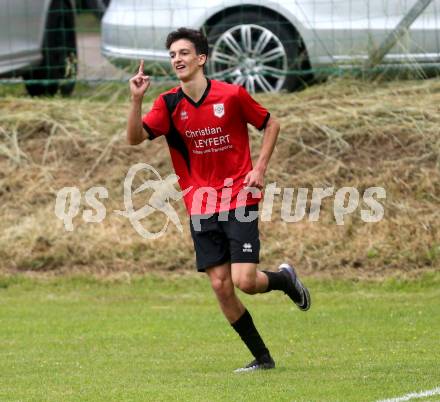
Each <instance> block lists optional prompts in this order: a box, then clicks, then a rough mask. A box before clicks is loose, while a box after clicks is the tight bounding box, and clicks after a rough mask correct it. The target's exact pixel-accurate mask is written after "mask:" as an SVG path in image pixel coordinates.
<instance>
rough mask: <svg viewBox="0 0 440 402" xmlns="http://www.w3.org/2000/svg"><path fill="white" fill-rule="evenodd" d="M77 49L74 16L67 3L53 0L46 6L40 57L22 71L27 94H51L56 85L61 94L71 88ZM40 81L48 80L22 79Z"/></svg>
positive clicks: (54, 91) (74, 75)
mask: <svg viewBox="0 0 440 402" xmlns="http://www.w3.org/2000/svg"><path fill="white" fill-rule="evenodd" d="M76 75H77V49H76V35H75V19H74V15H73V10H72V9H71V7H70V5H69V4H68V3H67V2H65V1H63V0H54V1H53V2H52V4H51V6H50V11H49V15H48V17H47V23H46V29H45V32H44V39H43V60H42V61H41V63H40V65H38V66H36V67H34V68H32V69H31V70H30V71H29V72H27V73H26V74H25V75H24V79H25V86H26V90H27V92H28V93H29V95H31V96H53V95H55V94H56V93H57V91H58V89H60V92H61V94H62V95H63V96H68V95H70V94H71V93H72V92H73V90H74V88H75V80H76ZM28 80H31V81H44V80H47V81H48V82H26V81H28Z"/></svg>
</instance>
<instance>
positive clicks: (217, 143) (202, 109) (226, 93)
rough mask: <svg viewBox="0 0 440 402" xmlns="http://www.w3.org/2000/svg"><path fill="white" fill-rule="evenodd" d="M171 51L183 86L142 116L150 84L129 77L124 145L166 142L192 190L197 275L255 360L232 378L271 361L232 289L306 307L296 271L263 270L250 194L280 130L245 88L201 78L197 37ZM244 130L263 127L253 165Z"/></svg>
mask: <svg viewBox="0 0 440 402" xmlns="http://www.w3.org/2000/svg"><path fill="white" fill-rule="evenodd" d="M166 47H167V49H168V50H169V55H170V61H171V66H172V68H173V70H174V72H175V74H176V75H177V78H178V79H179V80H180V85H179V86H178V87H176V88H173V89H171V90H169V91H167V92H164V93H162V94H161V95H160V96H159V97H158V98H157V99H156V100H155V102H154V104H153V106H152V108H151V110H150V111H149V112H148V113H147V114H145V115H144V116H142V99H143V96H144V94H145V92H146V91H147V89H148V88H149V86H150V78H149V77H148V76H146V75H145V74H144V63H143V61H141V63H140V67H139V71H138V73H137V74H136V75H135V76H134V77H133V78H131V79H130V91H131V107H130V112H129V117H128V125H127V139H128V142H129V143H130V144H131V145H137V144H140V143H141V142H143V141H144V140H146V139H149V140H154V139H155V138H158V137H160V136H165V138H166V141H167V143H168V147H169V151H170V154H171V159H172V162H173V166H174V169H175V172H176V174H177V175H178V176H179V185H180V187H181V189H182V190H185V189H188V188H190V190H189V191H188V192H187V193H186V195H185V196H184V201H185V205H186V208H187V210H188V212H189V214H190V216H191V224H190V226H191V227H190V229H191V235H192V238H193V242H194V248H195V253H196V262H197V270H198V271H199V272H206V274H207V275H208V277H209V280H210V282H211V286H212V289H213V290H214V292H215V295H216V297H217V299H218V302H219V304H220V308H221V310H222V311H223V314H224V315H225V317H226V319H227V320H228V321H229V323H230V324H231V325H232V327H233V328H234V330H235V331H237V333H238V335H239V336H240V337H241V339H242V340H243V342H244V343H245V344H246V346H247V347H248V348H249V350H250V352H251V353H252V355H253V356H254V360H253V361H252V362H251V363H250V364H248V365H247V366H245V367H243V368H240V369H237V370H236V371H237V372H240V371H253V370H260V369H271V368H274V367H275V362H274V360H273V358H272V356H271V355H270V352H269V350H268V348H267V347H266V345H265V344H264V342H263V340H262V338H261V336H260V335H259V333H258V331H257V329H256V327H255V325H254V323H253V320H252V317H251V315H250V313H249V311H248V310H247V309H246V308H245V307H244V305H243V303H242V302H241V301H240V299H239V298H238V297H237V295H236V293H235V287H237V288H239V289H240V290H242V291H243V292H245V293H247V294H256V293H265V292H270V291H272V290H280V291H283V292H285V293H286V294H287V295H288V296H289V297H290V299H291V300H292V301H293V302H294V303H295V304H296V305H297V306H298V307H299V309H300V310H303V311H306V310H308V309H309V308H310V303H311V299H310V295H309V292H308V290H307V288H306V287H305V286H304V285H303V284H302V283H301V281H300V280H299V279H298V276H297V274H296V272H295V270H294V268H293V267H292V266H290V265H289V264H286V263H284V264H281V265H280V266H279V269H278V271H276V272H272V271H260V270H258V269H257V264H258V263H259V251H260V241H259V231H258V217H257V216H258V202H259V201H260V199H261V193H259V194H258V193H255V191H251V190H252V188H253V189H255V190H256V189H262V188H263V184H264V174H265V172H266V169H267V166H268V163H269V159H270V157H271V155H272V152H273V149H274V147H275V143H276V140H277V137H278V132H279V130H280V125H279V123H278V122H277V121H276V120H275V118H274V117H273V116H270V114H269V112H268V111H267V110H266V109H265V108H264V107H263V106H261V105H260V104H259V103H257V102H256V101H255V100H254V99H253V98H252V97H251V96H250V95H249V94H248V93H247V92H246V90H245V89H244V88H243V87H241V86H237V85H232V84H228V83H225V82H220V81H216V80H210V79H208V78H207V77H206V76H205V72H204V66H205V63H206V61H207V57H208V42H207V39H206V37H205V36H204V35H203V33H202V32H201V31H197V30H192V29H187V28H180V29H178V30H177V31H174V32H171V33H170V34H169V35H168V37H167V40H166ZM248 123H249V124H252V125H253V126H255V127H256V128H257V129H259V130H264V136H263V140H262V146H261V150H260V153H259V157H258V159H257V161H256V163H255V166H254V167H253V166H252V161H251V156H250V150H249V135H248V129H247V124H248ZM257 191H258V190H257ZM252 217H253V218H254V219H251V218H252ZM255 218H256V219H255Z"/></svg>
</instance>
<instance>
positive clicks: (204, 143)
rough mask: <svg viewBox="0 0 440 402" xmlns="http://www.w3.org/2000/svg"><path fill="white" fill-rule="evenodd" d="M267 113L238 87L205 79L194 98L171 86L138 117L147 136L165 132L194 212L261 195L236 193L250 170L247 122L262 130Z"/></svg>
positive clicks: (234, 205)
mask: <svg viewBox="0 0 440 402" xmlns="http://www.w3.org/2000/svg"><path fill="white" fill-rule="evenodd" d="M269 117H270V114H269V112H268V111H267V110H266V109H265V108H264V107H263V106H261V105H260V104H259V103H258V102H256V101H255V100H254V99H253V98H252V97H251V96H250V95H249V94H248V92H247V91H246V90H245V89H244V88H243V87H241V86H237V85H232V84H228V83H224V82H220V81H215V80H209V79H208V85H207V87H206V90H205V92H204V94H203V96H202V97H201V99H200V100H199V101H198V102H194V101H193V100H192V99H191V98H190V97H188V96H187V95H186V94H185V93H184V92H183V90H182V88H181V87H180V86H179V87H176V88H173V89H171V90H169V91H167V92H165V93H163V94H161V95H160V96H159V97H158V98H157V99H156V100H155V102H154V104H153V107H152V108H151V110H150V111H149V112H148V113H147V114H145V115H144V116H143V119H142V121H143V126H144V129H145V130H146V131H147V132H148V135H149V139H151V140H152V139H155V138H157V137H159V136H162V135H164V136H165V138H166V140H167V143H168V146H169V150H170V154H171V159H172V162H173V166H174V170H175V172H176V174H177V175H178V176H179V184H180V187H181V189H182V190H185V189H187V188H190V187H192V188H191V190H190V191H189V192H188V193H187V194H186V195H185V197H184V200H185V204H186V207H187V210H188V212H189V213H190V214H191V215H196V214H203V213H213V212H221V211H226V210H230V209H234V208H237V207H240V206H244V205H252V204H256V203H258V202H259V201H260V199H261V194H259V195H258V196H256V195H255V194H250V193H249V192H244V191H242V192H241V193H240V190H242V189H243V188H244V185H243V180H244V178H245V177H246V174H247V173H248V172H249V171H250V170H252V160H251V154H250V149H249V133H248V127H247V124H248V123H249V124H252V125H253V126H255V127H256V128H258V129H260V130H262V129H264V128H265V126H266V124H267V121H268V120H269ZM208 187H209V188H211V189H210V190H208V189H206V188H208ZM205 189H206V191H205ZM212 189H214V190H215V193H216V196H214V194H213V190H212ZM231 190H232V191H231ZM222 194H223V197H222Z"/></svg>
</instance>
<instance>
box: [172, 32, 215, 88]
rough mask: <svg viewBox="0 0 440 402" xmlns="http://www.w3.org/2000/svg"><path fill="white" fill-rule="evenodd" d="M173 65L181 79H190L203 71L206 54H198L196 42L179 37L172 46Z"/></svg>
mask: <svg viewBox="0 0 440 402" xmlns="http://www.w3.org/2000/svg"><path fill="white" fill-rule="evenodd" d="M170 58H171V65H172V67H173V70H174V72H175V73H176V75H177V78H178V79H179V80H180V81H189V80H190V79H191V78H193V77H194V76H195V75H196V74H197V73H198V72H199V71H203V64H204V63H205V61H206V56H205V55H204V54H199V55H198V54H197V53H196V49H195V47H194V44H193V43H192V42H190V41H189V40H186V39H179V40H177V41H175V42H173V43H172V44H171V46H170Z"/></svg>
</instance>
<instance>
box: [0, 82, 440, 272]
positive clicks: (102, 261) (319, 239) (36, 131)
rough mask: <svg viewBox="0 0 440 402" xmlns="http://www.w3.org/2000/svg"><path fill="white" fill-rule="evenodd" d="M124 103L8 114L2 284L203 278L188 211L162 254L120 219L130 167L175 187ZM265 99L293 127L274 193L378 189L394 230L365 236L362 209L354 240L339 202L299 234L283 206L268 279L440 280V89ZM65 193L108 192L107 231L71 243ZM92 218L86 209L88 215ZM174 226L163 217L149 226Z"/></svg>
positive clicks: (391, 87)
mask: <svg viewBox="0 0 440 402" xmlns="http://www.w3.org/2000/svg"><path fill="white" fill-rule="evenodd" d="M116 99H117V97H114V98H112V99H110V100H109V101H108V102H102V101H97V100H96V99H94V98H93V97H92V98H89V99H83V100H75V99H16V98H15V99H14V98H4V99H1V100H0V166H1V168H0V202H1V206H2V207H1V220H0V228H1V230H0V264H1V266H0V270H1V271H3V272H16V271H45V272H46V271H52V272H57V273H62V272H63V273H64V272H72V271H75V272H76V271H78V270H79V271H81V272H91V273H94V274H100V273H109V272H125V271H127V272H130V273H138V272H146V271H151V270H176V269H188V270H193V269H194V268H193V267H194V255H193V249H192V241H191V238H190V234H189V229H188V218H187V217H186V212H185V210H184V207H183V205H182V203H181V202H178V203H174V204H173V205H174V206H175V207H176V209H177V210H178V212H179V216H180V218H181V221H182V224H183V227H184V233H183V234H180V232H179V231H178V230H177V229H176V228H175V227H174V225H173V224H170V226H169V228H168V231H167V233H166V235H165V236H163V237H161V238H159V239H157V240H144V239H142V237H140V236H139V235H138V234H137V233H136V232H135V231H134V229H133V228H132V226H131V224H130V223H129V221H128V220H127V219H126V218H124V217H122V216H119V215H117V214H114V213H113V212H112V211H113V210H122V209H124V205H123V180H124V177H125V175H126V173H127V171H128V169H129V167H130V166H131V165H133V164H134V163H137V162H147V163H149V164H151V165H153V166H154V167H155V168H156V169H158V170H159V172H160V173H161V174H162V177H165V176H167V175H168V174H169V173H171V172H172V168H171V164H170V161H169V154H168V150H167V147H166V144H165V141H163V140H162V139H161V140H158V141H154V142H152V143H148V144H146V145H145V144H143V145H141V146H138V147H131V146H129V145H127V144H126V142H125V123H126V116H127V111H128V102H121V101H117V100H116ZM258 99H259V100H260V101H261V102H262V103H263V104H264V105H265V106H267V108H268V109H269V110H270V111H271V113H272V114H273V115H274V116H277V117H278V119H279V121H280V123H281V126H282V131H281V136H280V139H279V142H278V145H277V148H276V150H275V152H274V155H273V158H272V161H271V165H270V169H269V172H268V173H267V176H266V182H267V183H270V182H276V183H277V186H279V187H282V188H283V187H294V188H295V189H298V188H299V187H307V188H310V189H311V188H313V187H331V186H333V187H334V188H335V190H338V189H339V188H341V187H344V186H355V187H356V188H357V189H358V190H359V192H360V193H361V196H362V193H363V191H364V189H365V188H367V187H371V186H382V187H384V188H385V189H386V192H387V198H386V200H385V201H383V200H381V202H382V203H383V204H384V208H385V217H384V219H383V220H382V221H381V222H379V223H364V222H363V221H362V220H361V218H360V209H361V207H362V206H361V205H360V206H359V208H358V209H357V210H356V211H355V212H354V213H353V214H352V215H350V216H348V217H346V218H345V225H344V226H338V225H336V222H335V219H334V217H333V200H334V197H333V198H329V199H327V200H326V201H324V204H323V207H322V211H321V216H320V219H319V221H317V222H310V221H309V220H308V219H307V217H306V218H305V219H303V220H301V221H300V222H298V223H286V222H283V221H282V220H281V219H280V212H279V211H280V201H279V197H277V201H276V208H275V209H274V212H273V220H272V222H267V223H261V224H260V228H261V232H262V233H261V239H262V245H263V247H262V253H261V261H262V267H270V268H275V267H276V265H278V263H280V262H282V261H283V260H289V261H292V262H294V263H295V264H296V265H297V266H298V267H299V270H300V271H302V272H304V271H305V272H308V273H310V274H311V273H316V274H319V275H346V276H347V275H349V276H354V277H359V276H378V275H380V276H382V275H384V274H385V275H388V274H390V275H392V274H394V273H396V272H397V273H402V272H408V273H417V272H421V271H423V270H426V269H436V268H437V269H438V268H439V266H440V232H439V222H440V216H439V215H440V208H439V206H440V113H439V112H440V110H439V109H440V107H439V105H440V80H438V79H437V80H427V81H407V82H392V83H371V82H362V81H347V80H335V81H332V82H329V83H327V84H323V85H320V86H315V87H312V88H310V89H308V90H306V91H303V92H301V93H298V94H286V95H264V96H259V97H258ZM148 106H149V105H148ZM148 106H147V105H146V106H145V110H147V107H148ZM251 137H252V143H253V154H254V156H256V155H257V154H258V149H259V144H260V141H261V136H260V134H259V133H257V132H256V131H255V130H252V131H251ZM64 186H76V187H78V188H79V189H80V190H81V192H82V194H83V195H84V193H85V191H86V190H87V189H89V188H90V187H92V186H104V187H106V188H107V189H108V192H109V198H108V199H106V200H103V203H104V205H105V207H106V210H107V216H106V218H105V219H104V221H103V222H102V223H99V224H97V223H85V222H84V221H83V220H82V218H81V212H80V213H79V214H78V216H77V217H76V218H75V219H74V220H73V224H74V231H72V232H67V231H65V230H64V226H63V223H62V221H60V220H59V219H57V217H56V216H55V214H54V206H55V198H56V194H57V192H58V190H60V189H61V188H62V187H64ZM310 195H311V192H310V193H309V197H310ZM145 197H146V195H144V196H143V198H142V197H139V199H138V200H137V203H138V204H139V205H140V204H141V203H142V202H143V203H145V202H146V201H147V200H148V198H145ZM295 197H296V192H295ZM295 197H294V200H295ZM86 207H87V206H86V205H85V204H84V198H83V199H82V204H81V208H82V209H84V208H86ZM163 222H164V216H163V215H162V214H161V213H160V212H158V213H154V214H152V215H151V216H150V217H149V218H148V223H147V226H148V225H150V227H160V226H161V225H162V224H163Z"/></svg>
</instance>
